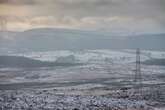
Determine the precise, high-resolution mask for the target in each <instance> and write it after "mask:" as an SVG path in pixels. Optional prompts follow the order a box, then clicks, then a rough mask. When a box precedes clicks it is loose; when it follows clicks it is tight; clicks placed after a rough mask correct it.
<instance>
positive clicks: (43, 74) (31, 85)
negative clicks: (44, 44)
mask: <svg viewBox="0 0 165 110" xmlns="http://www.w3.org/2000/svg"><path fill="white" fill-rule="evenodd" d="M5 55H14V56H25V57H28V58H32V59H37V60H41V61H50V62H61V63H81V65H74V66H69V67H65V66H61V67H42V68H0V89H1V90H4V91H0V107H1V108H2V107H5V106H7V107H9V109H10V107H13V108H15V109H17V110H18V109H19V108H20V107H21V106H20V105H22V106H23V107H24V108H26V109H27V108H30V107H31V108H33V109H40V107H45V108H48V109H50V110H54V109H53V108H56V109H57V108H60V109H62V108H64V109H67V110H69V109H74V108H79V109H83V108H89V109H90V107H93V108H95V109H101V108H103V109H105V108H106V109H107V108H109V109H111V107H112V110H113V109H115V110H118V109H119V108H122V110H123V109H124V110H125V109H127V110H136V109H137V110H143V109H146V110H149V108H148V107H149V106H148V105H147V104H146V101H143V100H141V101H138V100H130V99H120V98H112V97H110V96H109V95H108V94H111V93H112V91H113V90H118V89H121V88H124V87H132V86H133V80H134V77H135V61H136V59H135V58H136V55H135V50H79V51H71V50H61V51H49V52H25V53H14V52H10V53H8V54H5ZM164 55H165V52H158V51H147V50H142V52H141V60H142V61H144V60H147V59H150V58H165V56H164ZM141 70H142V80H143V85H144V86H153V85H154V86H153V87H155V85H164V84H165V74H164V73H165V66H156V65H152V66H150V65H143V64H142V65H141ZM163 87H164V86H163ZM7 89H14V90H12V91H7ZM18 89H22V90H20V91H17V90H18ZM29 89H30V90H29ZM31 89H32V90H31ZM33 89H35V90H33ZM36 89H37V90H36ZM38 89H39V90H38ZM45 89H46V90H45ZM53 90H55V91H53ZM45 91H46V92H45ZM52 91H53V92H52ZM102 95H105V96H102ZM43 99H44V100H43ZM39 105H40V106H39ZM64 105H65V106H64ZM144 106H145V107H144ZM35 107H36V108H35ZM100 107H101V108H100ZM139 107H140V108H139ZM1 108H0V109H1ZM142 108H143V109H142ZM20 109H21V108H20ZM41 109H42V108H41ZM3 110H6V109H4V108H3ZM85 110H86V109H85ZM119 110H120V109H119Z"/></svg>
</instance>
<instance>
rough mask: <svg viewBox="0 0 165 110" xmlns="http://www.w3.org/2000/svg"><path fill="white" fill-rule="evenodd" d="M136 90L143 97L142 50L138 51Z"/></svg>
mask: <svg viewBox="0 0 165 110" xmlns="http://www.w3.org/2000/svg"><path fill="white" fill-rule="evenodd" d="M134 82H135V90H136V92H137V93H139V94H140V95H142V74H141V62H140V49H139V48H138V49H137V50H136V70H135V80H134Z"/></svg>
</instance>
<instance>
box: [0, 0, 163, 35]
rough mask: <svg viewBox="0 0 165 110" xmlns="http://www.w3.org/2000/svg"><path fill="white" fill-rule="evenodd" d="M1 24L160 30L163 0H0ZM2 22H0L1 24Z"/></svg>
mask: <svg viewBox="0 0 165 110" xmlns="http://www.w3.org/2000/svg"><path fill="white" fill-rule="evenodd" d="M0 20H1V22H0V23H1V27H3V28H4V27H5V26H4V24H7V29H8V30H13V31H23V30H27V29H31V28H37V27H55V28H69V29H70V28H71V29H80V30H97V31H107V32H111V33H115V34H132V33H136V34H138V33H159V32H161V33H163V32H164V31H165V0H0ZM2 24H3V25H2Z"/></svg>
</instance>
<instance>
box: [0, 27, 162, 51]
mask: <svg viewBox="0 0 165 110" xmlns="http://www.w3.org/2000/svg"><path fill="white" fill-rule="evenodd" d="M12 35H13V34H12ZM9 37H10V35H9ZM14 39H15V40H14V42H10V43H9V42H8V41H6V40H1V41H0V46H1V47H8V48H14V49H18V50H24V49H28V50H32V51H42V50H43V51H48V50H61V49H62V50H65V49H135V48H141V49H146V50H148V49H150V50H163V51H164V50H165V33H160V34H144V35H134V36H115V35H112V34H110V33H103V32H101V33H100V32H96V31H81V30H72V29H56V28H37V29H31V30H27V31H24V32H17V33H14Z"/></svg>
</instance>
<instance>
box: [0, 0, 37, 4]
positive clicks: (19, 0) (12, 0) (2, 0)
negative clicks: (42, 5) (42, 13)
mask: <svg viewBox="0 0 165 110" xmlns="http://www.w3.org/2000/svg"><path fill="white" fill-rule="evenodd" d="M0 4H12V5H33V4H36V1H35V0H0Z"/></svg>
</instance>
